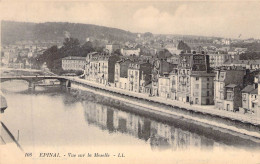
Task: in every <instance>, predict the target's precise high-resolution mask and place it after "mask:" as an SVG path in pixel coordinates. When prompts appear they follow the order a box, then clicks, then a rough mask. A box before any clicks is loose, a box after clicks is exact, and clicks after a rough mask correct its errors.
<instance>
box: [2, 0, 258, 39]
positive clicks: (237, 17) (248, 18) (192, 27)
mask: <svg viewBox="0 0 260 164" xmlns="http://www.w3.org/2000/svg"><path fill="white" fill-rule="evenodd" d="M0 3H1V7H0V11H1V17H2V20H14V21H28V22H47V21H48V22H60V21H62V22H75V23H87V24H96V25H103V26H108V27H116V28H120V29H124V30H128V31H131V32H152V33H157V34H184V35H186V34H187V35H188V34H189V35H203V36H220V37H231V38H238V36H239V34H242V38H250V37H253V38H258V39H260V1H251V2H234V1H233V2H232V1H229V2H227V1H222V2H216V1H215V2H203V1H190V2H180V1H171V2H170V1H168V2H166V1H164V2H154V1H153V2H149V1H143V2H136V1H135V2H129V1H128V2H119V1H115V2H111V1H110V2H105V1H103V2H100V1H99V2H82V1H81V2H78V1H77V2H76V1H74V2H72V1H68V0H67V1H66V2H61V1H56V2H47V1H45V2H43V1H41V2H40V1H38V2H31V1H28V2H27V3H25V2H23V3H18V2H16V3H15V2H12V3H10V2H7V1H2V2H0Z"/></svg>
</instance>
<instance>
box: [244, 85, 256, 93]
mask: <svg viewBox="0 0 260 164" xmlns="http://www.w3.org/2000/svg"><path fill="white" fill-rule="evenodd" d="M252 90H254V86H253V85H248V86H246V87H245V88H244V89H242V92H244V93H250V92H251V91H252Z"/></svg>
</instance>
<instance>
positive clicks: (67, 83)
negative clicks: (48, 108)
mask: <svg viewBox="0 0 260 164" xmlns="http://www.w3.org/2000/svg"><path fill="white" fill-rule="evenodd" d="M46 79H57V80H59V81H60V84H61V85H64V86H66V87H70V81H69V80H68V79H66V77H63V76H44V75H34V76H4V77H2V76H1V77H0V82H1V83H2V82H5V81H10V80H23V81H27V82H28V83H29V88H35V83H36V82H38V81H42V80H46Z"/></svg>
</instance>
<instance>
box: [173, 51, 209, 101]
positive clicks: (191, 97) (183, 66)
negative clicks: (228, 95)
mask: <svg viewBox="0 0 260 164" xmlns="http://www.w3.org/2000/svg"><path fill="white" fill-rule="evenodd" d="M213 79H214V73H212V72H211V70H210V67H209V56H208V55H205V54H204V53H202V54H196V52H193V54H181V55H180V64H179V66H178V87H177V99H178V100H179V101H183V102H190V103H193V104H199V105H211V104H213V103H214V101H213V99H214V94H213V92H214V90H213Z"/></svg>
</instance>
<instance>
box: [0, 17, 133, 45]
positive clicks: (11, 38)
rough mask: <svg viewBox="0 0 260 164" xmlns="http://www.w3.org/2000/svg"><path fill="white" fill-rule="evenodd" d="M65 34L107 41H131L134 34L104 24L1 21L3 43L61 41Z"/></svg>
mask: <svg viewBox="0 0 260 164" xmlns="http://www.w3.org/2000/svg"><path fill="white" fill-rule="evenodd" d="M66 34H70V36H71V37H74V38H78V39H79V40H80V41H81V42H82V41H85V40H86V38H87V37H94V38H97V39H106V40H108V41H133V40H134V39H135V38H136V34H134V33H131V32H128V31H124V30H120V29H116V28H109V27H104V26H97V25H91V24H79V23H60V22H47V23H27V22H13V21H2V22H1V36H2V37H1V39H2V43H3V44H8V43H15V42H16V41H21V40H31V41H34V40H39V41H41V40H45V41H46V40H57V41H63V40H64V37H65V35H66Z"/></svg>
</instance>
